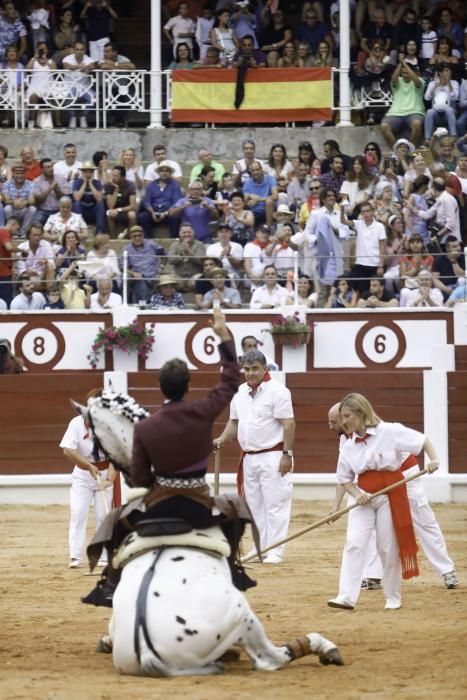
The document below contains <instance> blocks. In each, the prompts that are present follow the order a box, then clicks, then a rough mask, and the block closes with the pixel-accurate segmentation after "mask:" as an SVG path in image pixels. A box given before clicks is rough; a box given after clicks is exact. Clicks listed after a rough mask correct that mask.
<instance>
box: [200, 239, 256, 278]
mask: <svg viewBox="0 0 467 700" xmlns="http://www.w3.org/2000/svg"><path fill="white" fill-rule="evenodd" d="M229 246H230V253H229V257H232V258H235V259H236V260H243V248H242V246H241V245H240V243H232V242H231V243H229ZM256 247H257V246H256ZM222 251H223V247H222V243H219V242H218V243H211V245H208V247H207V248H206V257H207V258H219V259H220V260H221V261H222V267H223V268H224V269H225V270H227V272H228V273H229V277H231V278H232V279H233V278H234V277H236V276H237V275H238V274H239V272H237V269H236V268H235V267H233V266H232V264H231V262H230V260H229V258H228V257H227V255H224V254H223V252H222Z"/></svg>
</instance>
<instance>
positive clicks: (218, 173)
mask: <svg viewBox="0 0 467 700" xmlns="http://www.w3.org/2000/svg"><path fill="white" fill-rule="evenodd" d="M198 160H199V163H197V164H196V165H194V166H193V167H192V169H191V173H190V182H193V180H199V179H200V175H201V171H202V170H203V168H204V167H206V165H208V166H210V167H211V168H213V170H214V180H215V181H216V182H217V183H219V182H221V180H222V176H223V174H224V173H225V168H224V166H223V165H222V163H217V162H216V161H215V160H214V159H213V157H212V153H211V151H210V150H209V148H199V149H198Z"/></svg>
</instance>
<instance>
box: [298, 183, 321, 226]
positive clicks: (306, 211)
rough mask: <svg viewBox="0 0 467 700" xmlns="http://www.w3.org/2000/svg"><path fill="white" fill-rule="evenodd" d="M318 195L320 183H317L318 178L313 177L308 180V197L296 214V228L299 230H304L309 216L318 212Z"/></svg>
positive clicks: (319, 202)
mask: <svg viewBox="0 0 467 700" xmlns="http://www.w3.org/2000/svg"><path fill="white" fill-rule="evenodd" d="M320 195H321V183H320V181H319V178H317V177H313V176H312V178H311V180H310V192H309V196H308V198H307V200H306V202H304V204H302V206H301V208H300V210H299V212H298V221H297V223H298V227H299V228H300V229H304V228H305V226H306V224H307V221H308V219H309V218H310V216H311V214H312V213H313V212H314V211H318V209H320V207H321V200H320Z"/></svg>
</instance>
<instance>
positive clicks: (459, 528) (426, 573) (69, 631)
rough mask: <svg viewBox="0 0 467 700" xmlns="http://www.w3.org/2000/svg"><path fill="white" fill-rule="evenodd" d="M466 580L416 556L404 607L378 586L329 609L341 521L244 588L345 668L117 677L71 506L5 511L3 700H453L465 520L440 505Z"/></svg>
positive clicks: (309, 516)
mask: <svg viewBox="0 0 467 700" xmlns="http://www.w3.org/2000/svg"><path fill="white" fill-rule="evenodd" d="M327 508H328V504H326V503H317V502H305V501H299V502H296V504H295V508H294V518H293V524H292V530H296V529H299V528H301V527H303V526H305V525H306V524H308V523H309V522H312V521H313V520H316V519H317V518H319V517H322V516H323V515H324V514H325V513H326V512H327ZM435 510H436V513H437V516H438V518H439V521H440V524H441V527H442V529H443V532H444V535H445V537H446V540H447V542H448V547H449V550H450V553H451V556H452V557H453V558H454V559H455V561H456V564H457V570H458V573H459V575H460V577H461V582H462V585H461V587H460V588H458V589H457V590H451V591H448V590H446V589H445V588H444V586H443V583H442V580H441V578H440V577H438V576H437V575H436V574H434V573H433V572H432V570H431V568H430V567H429V565H428V563H427V561H426V559H425V558H424V556H423V555H421V556H420V562H421V568H422V574H421V576H420V577H419V578H418V579H416V580H412V581H409V582H407V583H405V584H404V588H403V608H402V609H401V610H399V611H393V612H391V611H384V610H383V597H382V592H381V591H368V592H363V593H362V596H361V598H360V601H359V605H358V608H357V609H356V610H355V611H353V612H345V611H338V610H331V609H330V608H328V607H327V606H326V600H327V598H329V597H331V596H333V595H335V594H336V593H337V581H338V575H339V565H340V557H341V551H342V546H343V543H344V535H345V526H346V519H345V518H344V519H341V520H340V521H339V522H338V523H335V524H334V525H333V526H327V525H324V526H322V527H321V528H320V529H318V530H316V531H314V532H312V533H309V534H308V535H305V536H304V537H301V538H299V539H297V540H296V541H294V542H292V543H291V544H289V547H288V554H287V560H286V563H284V564H283V565H282V566H277V567H267V566H260V565H256V566H253V567H252V569H251V570H252V571H253V574H254V576H255V577H256V578H257V579H258V584H259V585H258V587H257V588H256V589H253V590H252V591H250V592H249V593H248V598H249V600H250V601H251V603H252V605H253V608H254V609H255V611H256V613H257V614H258V616H259V617H260V619H261V620H262V622H263V623H264V625H265V628H266V631H267V632H268V634H269V636H270V637H271V638H272V639H273V640H274V641H276V642H285V641H287V640H288V639H291V638H293V637H295V636H297V635H300V634H303V633H306V632H312V631H320V632H322V633H323V634H325V635H326V636H327V637H329V638H330V639H333V640H334V641H335V642H337V643H338V645H339V648H340V649H341V652H342V654H343V657H344V661H345V663H346V665H345V667H343V668H338V667H322V666H320V665H319V663H318V662H317V661H316V657H307V658H305V659H301V660H299V661H297V662H295V663H294V664H292V665H291V666H289V667H288V668H286V669H283V670H281V671H277V672H274V673H258V672H253V671H251V669H250V664H249V660H248V658H247V657H246V655H244V654H242V657H241V659H240V661H238V662H236V663H232V664H228V665H226V673H225V675H224V676H217V677H209V678H181V679H150V678H135V677H124V676H119V675H118V674H117V672H116V671H115V669H114V667H113V665H112V658H111V656H109V655H103V654H96V653H94V647H95V645H96V642H97V639H98V637H99V636H100V634H101V633H103V632H105V630H106V622H107V619H108V611H107V610H105V609H103V608H93V607H90V606H85V605H82V604H81V603H80V601H79V597H80V595H83V594H84V593H87V592H88V591H89V590H90V589H91V588H92V587H93V585H94V583H95V581H96V579H95V578H91V577H84V575H83V574H84V571H85V569H84V568H80V569H76V570H72V571H70V570H68V569H67V561H68V553H67V519H68V510H67V508H65V507H62V506H53V507H35V508H30V509H28V510H26V508H25V507H23V506H3V507H1V516H2V528H1V531H2V548H1V551H0V557H1V566H0V698H1V699H2V700H13V699H14V700H16V699H19V698H24V699H27V700H36V699H38V700H62V699H68V698H73V699H75V698H76V699H81V698H83V699H84V698H86V700H120V699H123V698H125V700H126V699H127V698H134V699H135V700H140V699H142V698H163V699H164V700H166V699H167V700H179V699H180V700H181V699H182V698H183V700H186V699H187V698H188V700H214V698H215V700H233V699H234V698H235V699H236V698H258V697H259V696H260V695H261V697H262V698H273V699H274V700H276V699H277V700H294V699H295V698H316V699H318V700H324V699H328V698H329V699H331V698H332V700H336V699H339V700H346V699H352V700H353V699H355V700H357V699H358V700H361V699H364V700H373V699H375V700H380V699H381V700H383V699H384V700H385V699H386V698H387V699H388V700H389V699H391V700H394V699H395V698H400V699H401V700H414V699H415V698H417V700H428V699H430V698H433V699H435V698H436V700H451V699H453V698H459V700H460V699H461V698H462V700H465V698H466V697H467V614H466V613H467V605H466V603H467V560H466V555H467V546H466V545H467V515H466V509H465V506H462V505H451V506H437V507H436V508H435Z"/></svg>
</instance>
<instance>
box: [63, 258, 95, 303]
mask: <svg viewBox="0 0 467 700" xmlns="http://www.w3.org/2000/svg"><path fill="white" fill-rule="evenodd" d="M80 279H81V276H80V273H79V272H78V262H77V261H76V260H75V261H74V262H72V263H71V265H70V267H67V268H66V269H65V270H64V272H63V274H62V276H61V277H60V298H61V300H62V302H63V306H64V308H65V309H67V310H68V309H89V308H90V306H91V294H92V292H93V291H94V290H93V288H92V287H91V285H90V284H84V285H83V287H80V286H79V283H80Z"/></svg>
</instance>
